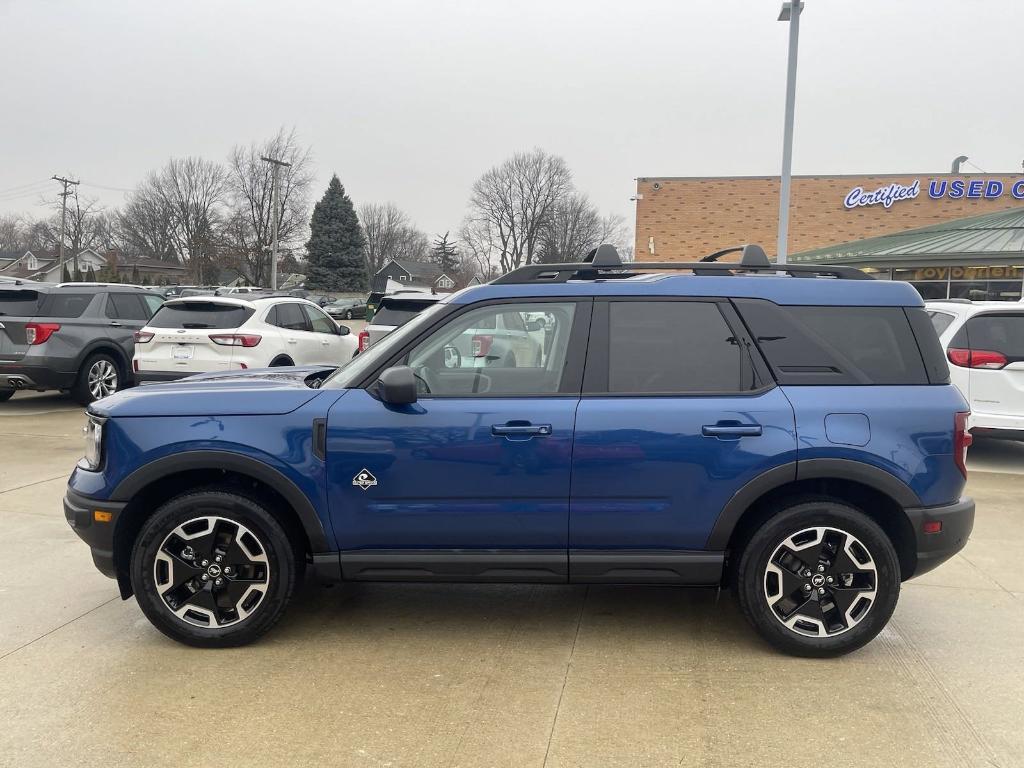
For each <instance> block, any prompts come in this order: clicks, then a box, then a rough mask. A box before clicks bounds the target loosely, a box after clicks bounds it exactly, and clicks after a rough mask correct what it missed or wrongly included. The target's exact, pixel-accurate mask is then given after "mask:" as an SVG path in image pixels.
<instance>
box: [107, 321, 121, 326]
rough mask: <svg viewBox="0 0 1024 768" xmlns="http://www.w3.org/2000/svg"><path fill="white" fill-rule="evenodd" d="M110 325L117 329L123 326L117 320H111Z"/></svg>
mask: <svg viewBox="0 0 1024 768" xmlns="http://www.w3.org/2000/svg"><path fill="white" fill-rule="evenodd" d="M110 324H111V325H112V326H114V327H115V328H120V327H121V324H120V323H119V322H117V320H111V321H110Z"/></svg>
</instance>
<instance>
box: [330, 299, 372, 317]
mask: <svg viewBox="0 0 1024 768" xmlns="http://www.w3.org/2000/svg"><path fill="white" fill-rule="evenodd" d="M323 309H324V312H326V313H327V314H328V315H330V316H331V317H333V318H334V319H335V320H355V319H357V318H358V319H360V320H361V319H363V318H365V317H366V300H365V299H337V300H336V301H332V302H331V303H330V304H325V305H324V308H323Z"/></svg>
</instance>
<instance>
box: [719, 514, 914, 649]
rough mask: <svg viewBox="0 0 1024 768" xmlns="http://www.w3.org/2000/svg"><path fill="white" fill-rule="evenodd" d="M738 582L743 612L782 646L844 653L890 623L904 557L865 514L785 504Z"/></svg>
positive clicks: (750, 550) (749, 549)
mask: <svg viewBox="0 0 1024 768" xmlns="http://www.w3.org/2000/svg"><path fill="white" fill-rule="evenodd" d="M736 586H737V596H738V598H739V603H740V609H741V610H742V612H743V615H744V616H745V617H746V619H747V621H749V622H750V624H751V625H752V626H753V627H754V629H756V630H757V632H758V633H759V634H760V635H761V636H762V637H764V638H765V639H766V640H768V642H770V643H771V644H772V645H774V646H775V647H776V648H779V649H780V650H783V651H786V652H787V653H791V654H794V655H797V656H838V655H841V654H844V653H849V652H850V651H853V650H856V649H857V648H860V647H861V646H863V645H864V644H865V643H867V642H869V641H870V640H872V639H873V638H874V637H875V636H876V635H877V634H878V633H879V632H881V630H882V628H883V627H884V626H885V625H886V624H887V623H888V621H889V618H890V617H891V616H892V613H893V611H894V610H895V608H896V602H897V600H898V598H899V592H900V569H899V560H898V558H897V555H896V550H895V549H894V548H893V545H892V542H891V541H890V540H889V538H888V536H886V534H885V532H884V531H882V529H881V528H879V527H878V525H877V524H876V523H875V522H874V521H873V520H871V519H870V518H869V517H867V516H866V515H865V514H864V513H862V512H860V511H859V510H856V509H854V508H853V507H849V506H847V505H845V504H841V503H838V502H835V501H829V500H822V501H810V502H804V503H800V504H795V505H793V506H790V507H788V508H786V509H784V510H783V511H782V512H780V513H779V514H778V515H777V516H775V517H772V518H770V519H769V520H768V521H767V522H766V523H765V524H764V525H763V526H762V527H761V528H760V529H759V530H758V531H756V532H755V533H754V535H753V536H752V537H751V539H750V542H749V543H748V544H747V546H746V548H745V549H744V551H743V554H742V556H741V558H740V563H739V569H738V572H737V580H736Z"/></svg>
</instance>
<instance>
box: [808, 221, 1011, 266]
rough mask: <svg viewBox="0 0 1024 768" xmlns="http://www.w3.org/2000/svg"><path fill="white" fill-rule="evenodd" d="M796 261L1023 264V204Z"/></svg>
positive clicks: (818, 252)
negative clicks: (1018, 206) (1020, 206)
mask: <svg viewBox="0 0 1024 768" xmlns="http://www.w3.org/2000/svg"><path fill="white" fill-rule="evenodd" d="M789 261H790V262H791V263H793V264H850V265H854V266H860V267H864V266H871V267H881V268H885V267H918V266H945V265H955V264H962V265H971V264H985V265H1009V266H1020V265H1024V208H1014V209H1011V210H1008V211H999V212H998V213H986V214H984V215H982V216H971V217H969V218H966V219H955V220H953V221H947V222H943V223H942V224H932V225H931V226H927V227H920V228H919V229H908V230H905V231H903V232H895V233H893V234H891V235H882V236H880V237H872V238H868V239H867V240H856V241H853V242H850V243H840V244H839V245H829V246H826V247H824V248H816V249H815V250H813V251H803V252H801V253H794V254H792V255H791V256H790V257H789Z"/></svg>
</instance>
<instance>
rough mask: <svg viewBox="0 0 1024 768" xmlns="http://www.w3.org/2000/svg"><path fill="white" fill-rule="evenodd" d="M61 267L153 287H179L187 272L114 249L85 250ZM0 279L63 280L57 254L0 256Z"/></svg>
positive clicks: (68, 257)
mask: <svg viewBox="0 0 1024 768" xmlns="http://www.w3.org/2000/svg"><path fill="white" fill-rule="evenodd" d="M64 263H65V266H66V267H67V270H68V273H69V274H71V275H73V274H74V270H75V266H76V264H77V266H78V271H79V272H80V273H81V274H83V275H84V274H86V273H87V272H88V271H89V268H90V267H92V270H93V273H94V274H96V275H97V277H99V275H100V273H101V272H106V273H107V274H110V273H113V272H116V273H117V276H118V278H119V279H120V280H122V281H126V282H132V281H135V280H138V281H139V282H142V281H143V280H145V281H146V282H150V283H154V284H156V283H162V284H166V285H171V284H175V283H180V282H181V281H182V279H184V277H185V275H186V272H187V270H186V268H185V267H184V266H182V265H181V264H179V263H178V262H174V261H161V260H158V259H132V258H128V257H126V256H125V255H124V254H123V253H121V252H120V251H117V250H114V249H111V250H108V251H105V252H104V253H100V252H99V251H96V250H93V249H92V248H86V249H85V250H83V251H79V252H78V255H77V256H75V255H73V254H69V253H65V254H64ZM0 275H3V276H4V277H15V278H23V279H27V280H37V281H39V282H43V283H60V282H62V281H63V279H64V276H63V272H62V269H61V263H60V254H59V253H58V252H56V251H25V253H22V254H20V255H16V254H11V253H10V252H8V253H4V254H0Z"/></svg>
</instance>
